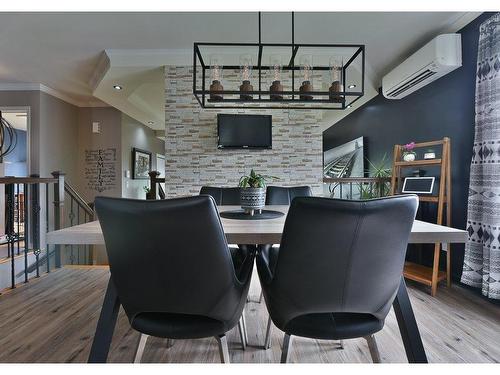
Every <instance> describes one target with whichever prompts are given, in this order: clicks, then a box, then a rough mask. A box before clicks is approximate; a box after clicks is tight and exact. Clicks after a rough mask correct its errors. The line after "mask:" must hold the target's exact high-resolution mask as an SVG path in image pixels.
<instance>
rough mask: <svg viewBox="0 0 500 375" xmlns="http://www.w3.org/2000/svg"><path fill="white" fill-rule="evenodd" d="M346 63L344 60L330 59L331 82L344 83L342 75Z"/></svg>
mask: <svg viewBox="0 0 500 375" xmlns="http://www.w3.org/2000/svg"><path fill="white" fill-rule="evenodd" d="M343 67H344V62H343V61H342V58H339V57H332V58H331V59H330V80H331V82H332V83H333V82H340V83H342V79H343V77H342V74H343V70H342V69H343Z"/></svg>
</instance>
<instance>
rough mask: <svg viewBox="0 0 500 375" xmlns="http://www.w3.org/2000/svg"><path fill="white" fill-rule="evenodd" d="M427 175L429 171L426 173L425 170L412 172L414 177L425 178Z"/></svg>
mask: <svg viewBox="0 0 500 375" xmlns="http://www.w3.org/2000/svg"><path fill="white" fill-rule="evenodd" d="M426 173H427V171H425V170H423V169H414V170H413V171H411V175H412V176H413V177H423V176H425V174H426Z"/></svg>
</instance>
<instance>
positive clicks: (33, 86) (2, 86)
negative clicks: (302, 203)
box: [0, 83, 108, 107]
mask: <svg viewBox="0 0 500 375" xmlns="http://www.w3.org/2000/svg"><path fill="white" fill-rule="evenodd" d="M0 91H40V92H43V93H45V94H48V95H50V96H53V97H55V98H58V99H60V100H62V101H63V102H66V103H68V104H72V105H74V106H76V107H108V105H107V104H106V103H104V102H102V101H97V100H95V101H89V102H81V101H78V100H75V99H74V98H72V97H70V96H69V95H66V94H64V93H62V92H60V91H58V90H55V89H53V88H51V87H48V86H45V85H43V84H39V83H0Z"/></svg>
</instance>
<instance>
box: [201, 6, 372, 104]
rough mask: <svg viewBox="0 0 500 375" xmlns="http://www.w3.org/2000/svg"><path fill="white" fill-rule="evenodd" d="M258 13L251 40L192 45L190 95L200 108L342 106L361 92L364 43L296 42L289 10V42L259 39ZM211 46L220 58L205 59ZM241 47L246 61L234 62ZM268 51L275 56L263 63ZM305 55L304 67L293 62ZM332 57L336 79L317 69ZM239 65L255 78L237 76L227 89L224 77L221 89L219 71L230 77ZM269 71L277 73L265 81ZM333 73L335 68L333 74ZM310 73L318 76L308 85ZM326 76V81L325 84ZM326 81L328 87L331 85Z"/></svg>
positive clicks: (326, 68)
mask: <svg viewBox="0 0 500 375" xmlns="http://www.w3.org/2000/svg"><path fill="white" fill-rule="evenodd" d="M258 14H259V16H258V33H259V39H258V42H256V43H247V42H242V43H198V42H195V43H194V44H193V47H194V48H193V94H194V96H195V98H196V100H197V101H198V103H199V104H200V106H201V107H202V108H219V109H222V108H224V109H226V108H255V109H314V110H345V109H347V108H350V106H352V104H353V103H354V102H356V101H357V100H359V99H360V98H361V97H362V96H363V95H364V87H365V86H364V81H365V45H364V44H303V43H300V44H297V43H295V14H294V12H292V17H291V18H292V22H291V26H292V27H291V43H262V27H261V25H262V22H261V13H260V12H259V13H258ZM216 48H217V50H218V52H217V53H219V56H220V57H219V58H217V59H215V60H214V59H212V58H210V62H208V60H209V59H208V58H207V56H211V55H210V53H211V52H212V51H214V50H215V49H216ZM242 51H243V53H247V52H248V53H247V54H249V56H250V59H248V58H246V59H245V61H246V63H244V64H240V65H236V64H235V61H238V56H241V54H242ZM212 53H213V52H212ZM272 55H277V56H279V57H280V59H279V60H277V62H276V63H274V62H273V61H272V60H271V61H270V62H269V65H266V64H267V60H266V62H264V60H263V56H272ZM304 55H307V56H309V57H310V63H308V64H307V66H305V65H303V64H302V66H301V64H299V63H298V60H299V58H300V57H301V56H304ZM332 56H342V57H343V58H342V59H340V61H341V64H340V67H337V66H336V69H337V68H339V69H341V74H340V78H339V81H338V82H334V81H331V80H330V79H329V78H325V77H323V74H322V73H329V72H331V66H330V64H329V59H330V58H331V57H332ZM313 57H314V64H313V63H312V62H313V61H312V60H313ZM264 58H265V57H264ZM337 59H338V58H337ZM343 62H345V63H343ZM238 69H239V70H240V73H241V75H242V76H244V75H245V74H247V73H248V74H249V73H253V75H254V77H252V79H251V80H250V78H244V77H242V78H243V79H242V81H241V83H237V80H234V81H236V82H234V83H232V82H231V86H232V87H230V88H227V86H229V85H230V84H229V82H228V80H226V81H224V85H225V86H226V89H225V88H224V87H223V85H222V80H221V77H222V72H223V71H227V72H228V75H227V76H228V77H233V76H234V74H235V72H237V71H238ZM269 72H272V73H271V76H273V75H275V76H276V77H273V78H274V79H273V80H272V81H270V80H267V74H268V73H269ZM209 73H210V75H209ZM338 73H339V72H335V76H336V77H337V76H339V74H338ZM330 74H331V73H330ZM304 75H306V76H307V77H306V79H304ZM327 75H328V74H327ZM313 76H314V77H316V79H317V82H316V84H313V81H312V79H313ZM208 77H210V78H211V81H210V80H209V79H208ZM277 77H279V79H278V78H277ZM263 78H264V79H263ZM325 80H326V81H327V82H328V84H327V85H326V87H325V85H324V82H326V81H325ZM319 81H321V82H319ZM210 82H211V84H210ZM331 84H333V87H332V88H331V90H330V89H329V87H330V85H331ZM208 86H209V87H208ZM285 87H286V89H285ZM315 87H316V90H315ZM345 87H351V88H352V89H354V88H356V89H355V90H352V89H351V90H349V91H348V92H346V91H343V90H345Z"/></svg>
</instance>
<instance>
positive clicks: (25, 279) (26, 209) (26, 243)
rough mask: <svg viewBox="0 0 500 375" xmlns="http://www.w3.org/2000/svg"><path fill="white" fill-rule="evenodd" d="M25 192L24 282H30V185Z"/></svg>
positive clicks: (25, 185)
mask: <svg viewBox="0 0 500 375" xmlns="http://www.w3.org/2000/svg"><path fill="white" fill-rule="evenodd" d="M23 190H24V210H23V211H24V282H25V283H27V282H28V278H29V275H28V253H29V243H28V240H29V237H28V227H29V224H28V215H29V213H28V204H27V203H28V196H29V194H28V184H24V185H23Z"/></svg>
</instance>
